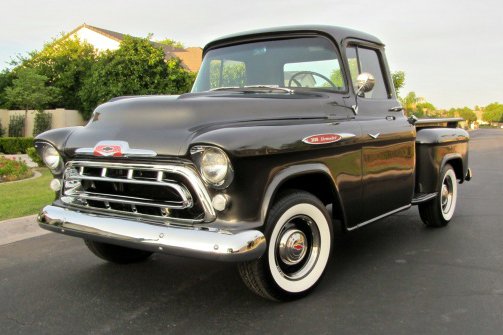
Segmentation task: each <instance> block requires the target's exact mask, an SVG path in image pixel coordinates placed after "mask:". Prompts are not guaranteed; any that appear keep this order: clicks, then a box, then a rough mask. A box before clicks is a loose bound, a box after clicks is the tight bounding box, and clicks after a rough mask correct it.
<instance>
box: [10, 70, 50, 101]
mask: <svg viewBox="0 0 503 335" xmlns="http://www.w3.org/2000/svg"><path fill="white" fill-rule="evenodd" d="M16 76H17V78H16V79H14V80H13V81H12V86H9V87H7V88H6V89H5V98H6V100H7V103H9V105H10V106H13V107H19V108H22V109H24V110H26V111H28V110H29V109H36V110H42V109H44V108H45V106H47V104H49V103H51V102H53V101H54V100H55V99H57V98H58V95H59V90H58V89H56V88H54V87H48V86H46V82H47V80H48V78H47V77H46V76H43V75H40V74H37V73H36V71H35V70H34V69H30V68H19V69H17V70H16Z"/></svg>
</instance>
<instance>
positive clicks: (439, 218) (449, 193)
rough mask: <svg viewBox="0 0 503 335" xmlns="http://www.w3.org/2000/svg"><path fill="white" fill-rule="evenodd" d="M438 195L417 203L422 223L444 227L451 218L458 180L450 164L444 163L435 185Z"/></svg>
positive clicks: (456, 197) (456, 196)
mask: <svg viewBox="0 0 503 335" xmlns="http://www.w3.org/2000/svg"><path fill="white" fill-rule="evenodd" d="M437 192H438V196H437V197H436V198H435V199H433V200H430V201H428V202H425V203H422V204H420V205H419V214H420V215H421V220H422V221H423V223H424V224H425V225H427V226H429V227H444V226H446V225H447V224H448V223H449V221H450V220H451V219H452V217H453V215H454V211H455V209H456V202H457V199H458V181H457V178H456V173H455V172H454V169H453V168H452V166H451V165H450V164H445V166H444V167H443V168H442V171H441V173H440V180H439V184H438V186H437Z"/></svg>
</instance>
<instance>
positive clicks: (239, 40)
mask: <svg viewBox="0 0 503 335" xmlns="http://www.w3.org/2000/svg"><path fill="white" fill-rule="evenodd" d="M313 37H318V38H323V39H326V40H328V42H329V44H330V46H331V48H332V50H333V51H334V52H335V55H336V57H337V61H338V63H339V69H340V71H341V76H342V83H343V84H344V87H343V89H340V90H335V89H332V88H331V87H287V86H286V85H285V86H279V87H282V88H283V87H284V88H287V89H292V90H294V91H297V90H298V91H304V92H306V91H312V92H325V93H337V94H348V93H349V85H350V82H349V81H348V77H347V70H346V62H345V60H344V58H343V56H342V53H341V50H340V48H339V45H338V44H337V43H336V41H335V40H334V38H333V37H332V36H330V35H329V34H327V33H323V32H318V31H311V32H289V33H277V34H271V33H268V34H266V35H263V36H257V35H252V36H247V35H244V36H240V37H236V38H233V39H232V40H225V39H224V40H222V41H216V42H212V43H210V44H209V47H208V46H206V47H205V49H204V52H203V61H202V65H204V64H205V63H204V61H205V60H206V57H207V55H208V53H210V52H211V51H213V50H217V49H222V48H227V47H232V46H238V45H244V44H251V43H260V42H272V41H279V40H293V39H302V38H313ZM285 64H287V63H285ZM283 65H284V64H283ZM205 70H206V71H209V66H207V67H206V68H203V66H201V69H200V72H199V73H198V74H197V77H196V80H195V81H194V85H193V86H192V90H191V92H192V93H200V92H209V91H211V90H214V88H209V89H207V90H197V91H196V90H195V89H196V88H197V87H196V85H197V83H198V79H199V77H200V76H202V75H206V76H208V77H209V73H206V74H204V73H202V71H205ZM264 85H268V84H264Z"/></svg>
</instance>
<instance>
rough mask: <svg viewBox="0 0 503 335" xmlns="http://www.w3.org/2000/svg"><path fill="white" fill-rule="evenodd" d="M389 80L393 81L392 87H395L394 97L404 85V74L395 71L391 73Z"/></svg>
mask: <svg viewBox="0 0 503 335" xmlns="http://www.w3.org/2000/svg"><path fill="white" fill-rule="evenodd" d="M391 79H392V80H393V86H394V87H395V92H396V95H397V96H398V95H399V94H400V89H401V88H402V87H403V85H405V72H403V71H395V72H393V73H391Z"/></svg>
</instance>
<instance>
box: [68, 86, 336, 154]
mask: <svg viewBox="0 0 503 335" xmlns="http://www.w3.org/2000/svg"><path fill="white" fill-rule="evenodd" d="M334 105H336V104H335V102H334V101H333V99H331V97H330V95H328V94H318V93H317V94H312V93H310V94H242V93H228V92H227V93H223V92H222V93H221V92H218V93H216V92H214V93H209V94H208V93H207V94H186V95H182V96H144V97H132V98H124V99H119V100H115V101H112V102H108V103H105V104H103V105H101V106H99V107H98V108H97V109H96V110H95V111H94V113H93V116H92V119H91V120H90V121H89V123H88V124H87V125H86V126H85V127H82V128H78V129H76V130H75V131H74V132H73V133H72V134H71V135H70V136H69V138H68V140H67V142H66V145H65V147H66V148H65V151H66V153H67V154H68V155H70V156H73V154H74V152H75V150H76V149H78V148H93V147H94V146H95V145H96V144H97V143H98V142H100V141H126V142H127V143H128V144H129V147H130V148H131V149H147V150H153V151H155V152H156V153H157V154H158V155H163V156H183V155H186V153H187V151H188V148H189V146H190V144H191V143H197V137H198V136H199V135H201V134H204V132H205V131H206V130H207V129H215V128H225V127H226V125H228V124H236V123H243V122H244V123H247V122H265V123H267V122H270V121H277V120H283V119H285V120H286V119H301V118H309V119H315V118H325V117H326V116H327V114H328V113H330V111H332V110H334V108H335V106H334Z"/></svg>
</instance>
